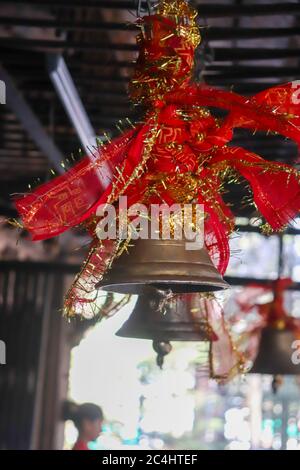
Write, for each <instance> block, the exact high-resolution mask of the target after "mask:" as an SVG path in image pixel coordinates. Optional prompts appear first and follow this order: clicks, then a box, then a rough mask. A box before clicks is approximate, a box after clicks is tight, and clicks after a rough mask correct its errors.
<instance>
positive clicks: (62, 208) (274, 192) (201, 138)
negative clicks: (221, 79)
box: [16, 0, 300, 316]
mask: <svg viewBox="0 0 300 470" xmlns="http://www.w3.org/2000/svg"><path fill="white" fill-rule="evenodd" d="M137 26H138V27H139V28H140V33H139V35H138V36H137V43H138V45H139V55H138V59H137V63H136V68H135V72H134V75H133V77H132V80H131V83H130V87H129V92H130V96H131V98H132V101H133V102H134V103H135V104H140V105H142V106H143V107H144V108H145V116H144V119H143V122H142V123H138V124H132V125H131V128H130V130H128V131H126V132H124V133H123V134H122V135H121V136H120V137H117V138H116V139H114V140H112V141H111V142H107V143H106V144H105V145H102V146H98V147H96V148H95V149H94V157H95V158H94V160H93V161H91V160H90V159H89V158H84V159H82V160H81V161H80V163H78V164H77V165H75V166H74V167H73V168H72V169H71V170H69V171H68V172H66V173H65V174H64V175H62V176H59V177H57V178H55V179H53V180H52V181H51V182H48V183H45V184H43V185H41V186H40V187H38V188H37V189H35V190H34V191H32V192H31V193H30V194H26V195H24V196H22V197H20V198H18V199H17V200H16V206H17V209H18V211H19V213H20V215H21V217H22V219H23V223H24V226H25V228H26V229H27V230H28V231H29V232H30V233H31V234H32V237H33V239H34V240H43V239H46V238H49V237H53V236H56V235H58V234H60V233H63V232H64V231H66V230H68V229H70V228H72V227H74V226H77V225H79V224H82V225H84V226H85V227H86V228H87V230H88V231H89V233H90V234H91V236H92V239H93V241H92V245H91V250H90V253H89V255H88V258H87V260H86V261H85V263H84V266H83V268H82V271H81V272H80V274H79V275H78V276H77V277H76V279H75V282H74V284H73V286H72V287H71V289H70V291H69V293H68V295H67V298H66V303H65V311H66V314H67V315H68V316H73V315H75V314H82V315H83V316H84V315H85V310H86V309H88V311H90V309H91V306H92V305H96V304H97V302H96V300H97V296H98V292H97V289H96V288H95V286H96V284H97V283H98V282H99V280H101V278H102V276H103V274H104V273H105V272H106V270H107V269H108V268H109V267H110V266H111V264H112V262H113V260H114V259H115V258H116V257H118V256H119V255H120V254H121V253H123V252H124V249H126V246H128V240H127V245H126V244H125V247H124V242H122V243H121V242H120V241H119V240H106V241H103V242H102V241H100V240H99V239H98V238H97V236H96V226H97V222H98V218H97V216H96V210H97V207H99V205H100V204H102V203H110V204H115V203H116V202H117V201H118V198H119V197H120V196H127V197H128V205H129V206H130V205H132V204H134V203H138V202H139V203H143V204H145V205H148V206H149V205H150V204H152V203H154V204H155V203H161V202H164V203H167V204H173V203H178V204H203V205H204V211H205V223H204V227H205V245H206V248H207V250H208V252H209V254H210V256H211V259H212V260H213V262H214V264H215V266H216V268H217V269H218V270H219V272H220V274H224V272H225V270H226V268H227V264H228V260H229V255H230V251H229V242H228V240H229V236H230V234H231V233H232V232H233V230H234V217H233V214H232V212H231V210H230V208H229V207H228V205H227V204H226V203H225V202H224V200H223V195H224V192H225V187H226V184H227V182H228V181H238V180H239V178H241V177H242V178H244V179H245V180H246V181H247V182H248V184H249V186H250V187H251V190H252V194H253V202H252V203H253V204H254V205H255V206H256V208H257V210H258V211H259V212H260V214H261V215H262V217H263V218H264V219H265V221H266V224H265V226H264V228H265V229H267V230H281V229H282V228H284V226H285V225H286V224H287V223H288V222H289V221H290V220H291V219H292V218H293V217H294V216H295V215H296V213H297V212H298V211H299V207H300V183H299V174H298V172H297V171H296V169H294V168H292V167H291V166H289V165H286V164H282V163H277V162H270V161H266V160H264V159H263V158H261V157H260V156H259V155H256V154H254V153H253V152H250V151H248V150H246V149H244V148H241V147H235V146H231V145H229V144H230V142H231V140H232V138H233V130H234V129H235V128H247V129H250V130H251V131H253V132H255V131H265V132H267V133H270V132H275V133H279V134H282V135H283V136H285V137H287V138H290V139H293V140H294V141H295V142H296V143H297V144H299V143H300V116H299V114H300V113H299V105H298V104H297V103H298V100H295V99H294V97H295V92H296V90H295V89H294V88H293V84H292V83H287V84H284V85H279V86H275V87H273V88H270V89H268V90H266V91H264V92H261V93H259V94H257V95H255V96H252V97H250V98H249V97H244V96H240V95H238V94H236V93H234V92H232V91H230V92H229V91H224V90H221V89H216V88H214V87H211V86H208V85H205V84H199V83H193V82H192V73H193V61H194V54H195V49H196V48H197V46H198V45H199V43H200V40H201V37H200V33H199V29H198V26H197V23H196V11H195V10H194V9H193V8H191V7H190V6H189V5H188V3H187V2H186V1H184V0H170V1H164V0H161V1H160V2H159V4H158V7H157V11H156V14H153V15H146V16H145V17H143V18H142V19H140V18H139V19H138V21H137ZM210 108H214V109H215V108H219V109H222V110H225V111H227V115H226V116H225V117H224V118H216V117H214V115H213V112H212V111H211V110H210ZM104 165H105V166H106V167H109V168H110V169H111V174H112V179H111V182H110V184H109V185H108V187H103V186H102V185H101V182H99V175H100V176H101V169H102V168H103V167H104Z"/></svg>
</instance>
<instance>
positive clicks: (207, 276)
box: [97, 238, 229, 295]
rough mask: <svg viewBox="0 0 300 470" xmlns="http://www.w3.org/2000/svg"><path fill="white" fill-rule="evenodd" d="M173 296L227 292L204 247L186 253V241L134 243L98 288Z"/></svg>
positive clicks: (115, 262) (225, 284)
mask: <svg viewBox="0 0 300 470" xmlns="http://www.w3.org/2000/svg"><path fill="white" fill-rule="evenodd" d="M147 285H148V286H153V287H155V288H156V289H165V290H167V289H170V290H171V291H172V292H174V293H189V292H210V291H217V290H221V289H226V288H228V287H229V286H228V284H227V282H225V281H224V279H223V278H222V276H221V275H220V273H219V272H218V270H217V269H216V268H215V266H214V265H213V263H212V261H211V259H210V256H209V254H208V252H207V250H206V248H205V247H203V248H202V249H197V250H187V249H186V240H185V239H182V240H174V239H170V240H161V239H159V240H154V239H147V240H145V239H141V238H140V239H138V240H136V241H135V242H134V244H133V246H132V247H130V248H129V250H128V253H123V254H122V255H121V256H120V257H119V258H117V259H116V260H115V261H114V263H113V265H112V268H111V269H110V270H108V271H107V273H106V274H105V276H104V278H103V280H102V281H101V282H100V283H99V284H98V286H97V287H98V288H101V289H102V290H105V291H108V292H117V293H121V294H137V295H138V294H141V293H142V292H143V289H144V286H147Z"/></svg>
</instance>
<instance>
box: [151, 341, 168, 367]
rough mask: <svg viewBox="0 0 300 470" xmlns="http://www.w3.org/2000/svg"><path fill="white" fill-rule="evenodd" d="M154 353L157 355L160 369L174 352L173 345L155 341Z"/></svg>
mask: <svg viewBox="0 0 300 470" xmlns="http://www.w3.org/2000/svg"><path fill="white" fill-rule="evenodd" d="M152 346H153V349H154V351H155V352H156V353H157V358H156V363H157V365H158V367H159V368H160V369H162V367H163V364H164V357H165V356H166V355H167V354H169V353H170V352H171V351H172V345H171V343H169V341H155V340H154V341H153V343H152Z"/></svg>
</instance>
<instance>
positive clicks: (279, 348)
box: [250, 327, 300, 393]
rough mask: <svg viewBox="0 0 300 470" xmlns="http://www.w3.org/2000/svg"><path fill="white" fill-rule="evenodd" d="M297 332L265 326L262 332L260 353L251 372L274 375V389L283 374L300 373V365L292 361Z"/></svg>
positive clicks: (274, 390)
mask: <svg viewBox="0 0 300 470" xmlns="http://www.w3.org/2000/svg"><path fill="white" fill-rule="evenodd" d="M295 339H296V338H295V334H294V332H293V330H290V329H279V328H276V327H265V328H264V329H263V330H262V332H261V339H260V343H259V349H258V354H257V356H256V359H255V361H254V363H253V367H252V368H251V370H250V373H253V374H271V375H273V382H272V390H273V392H274V393H276V392H277V390H278V388H279V386H280V385H281V384H282V383H283V379H282V376H284V375H298V374H300V365H299V364H298V365H297V364H294V363H293V361H292V353H293V349H292V344H293V342H294V341H295Z"/></svg>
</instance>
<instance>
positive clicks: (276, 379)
mask: <svg viewBox="0 0 300 470" xmlns="http://www.w3.org/2000/svg"><path fill="white" fill-rule="evenodd" d="M282 383H283V378H282V376H281V375H274V376H273V380H272V390H273V393H274V394H276V393H277V392H278V389H279V387H280V386H281V385H282Z"/></svg>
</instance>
